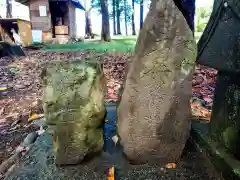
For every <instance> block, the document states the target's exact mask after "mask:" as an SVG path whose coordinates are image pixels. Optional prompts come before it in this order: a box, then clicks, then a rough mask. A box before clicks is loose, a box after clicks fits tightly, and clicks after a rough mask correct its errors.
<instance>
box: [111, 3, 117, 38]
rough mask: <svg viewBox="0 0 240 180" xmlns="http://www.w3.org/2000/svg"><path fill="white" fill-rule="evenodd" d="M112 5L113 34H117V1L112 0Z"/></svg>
mask: <svg viewBox="0 0 240 180" xmlns="http://www.w3.org/2000/svg"><path fill="white" fill-rule="evenodd" d="M112 7H113V35H116V34H117V32H116V1H115V0H112Z"/></svg>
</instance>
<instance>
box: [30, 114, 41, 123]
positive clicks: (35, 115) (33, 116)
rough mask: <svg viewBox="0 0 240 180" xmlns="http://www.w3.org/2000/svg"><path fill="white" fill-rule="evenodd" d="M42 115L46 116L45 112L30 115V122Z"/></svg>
mask: <svg viewBox="0 0 240 180" xmlns="http://www.w3.org/2000/svg"><path fill="white" fill-rule="evenodd" d="M42 117H44V114H35V113H34V114H32V115H31V116H30V117H29V119H28V122H31V121H34V120H36V119H40V118H42Z"/></svg>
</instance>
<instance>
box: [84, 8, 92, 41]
mask: <svg viewBox="0 0 240 180" xmlns="http://www.w3.org/2000/svg"><path fill="white" fill-rule="evenodd" d="M90 11H91V9H90V10H86V11H85V19H86V25H85V37H86V38H91V39H93V38H94V34H93V32H92V22H91V15H90Z"/></svg>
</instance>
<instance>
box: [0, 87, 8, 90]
mask: <svg viewBox="0 0 240 180" xmlns="http://www.w3.org/2000/svg"><path fill="white" fill-rule="evenodd" d="M7 89H8V88H7V87H0V91H6V90H7Z"/></svg>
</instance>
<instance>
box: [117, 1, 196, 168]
mask: <svg viewBox="0 0 240 180" xmlns="http://www.w3.org/2000/svg"><path fill="white" fill-rule="evenodd" d="M195 60H196V43H195V41H194V38H193V35H192V32H191V30H190V29H189V27H188V25H187V23H186V21H185V19H184V17H183V15H182V14H181V12H180V11H179V10H178V8H177V7H176V6H175V4H174V3H173V1H172V0H166V1H162V0H156V1H152V4H151V7H150V11H149V13H148V15H147V17H146V19H145V22H144V25H143V29H142V30H141V32H140V35H139V37H138V41H137V45H136V54H135V56H134V58H133V61H132V64H131V65H130V68H129V72H128V75H127V78H126V83H125V88H124V91H123V94H122V99H121V102H120V104H119V107H118V134H119V135H120V139H121V141H120V142H121V145H122V146H123V148H124V153H125V154H126V156H127V158H128V159H129V160H130V161H131V162H132V163H135V164H142V163H153V164H158V165H161V164H165V163H168V162H176V161H178V160H179V158H180V156H181V154H182V151H183V148H184V146H185V143H186V141H187V139H188V137H189V130H190V115H191V110H190V103H189V101H190V97H191V80H192V75H193V71H194V64H195Z"/></svg>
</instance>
